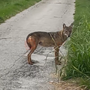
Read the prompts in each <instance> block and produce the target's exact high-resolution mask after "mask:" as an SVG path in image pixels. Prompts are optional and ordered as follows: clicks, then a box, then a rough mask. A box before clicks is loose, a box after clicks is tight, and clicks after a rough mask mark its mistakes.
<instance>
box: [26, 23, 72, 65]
mask: <svg viewBox="0 0 90 90" xmlns="http://www.w3.org/2000/svg"><path fill="white" fill-rule="evenodd" d="M72 25H73V24H71V25H70V26H69V27H67V26H66V25H65V24H63V30H61V31H58V32H33V33H31V34H29V35H28V36H27V38H26V42H27V44H28V46H29V48H30V52H29V54H28V63H29V64H33V62H32V61H31V54H32V53H33V52H34V50H35V49H36V48H37V45H38V44H39V45H41V46H44V47H54V49H55V63H56V64H60V62H59V48H60V46H61V45H62V44H63V43H64V42H65V41H66V40H67V38H68V37H70V35H71V32H72Z"/></svg>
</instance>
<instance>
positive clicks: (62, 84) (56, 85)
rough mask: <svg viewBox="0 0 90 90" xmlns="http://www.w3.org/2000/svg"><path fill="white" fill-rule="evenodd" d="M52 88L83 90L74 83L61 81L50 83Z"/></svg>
mask: <svg viewBox="0 0 90 90" xmlns="http://www.w3.org/2000/svg"><path fill="white" fill-rule="evenodd" d="M50 84H52V85H53V86H54V90H84V89H83V88H81V87H80V86H78V85H77V84H75V83H74V82H67V81H61V82H60V83H56V82H50Z"/></svg>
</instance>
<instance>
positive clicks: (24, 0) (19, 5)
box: [0, 0, 40, 23]
mask: <svg viewBox="0 0 90 90" xmlns="http://www.w3.org/2000/svg"><path fill="white" fill-rule="evenodd" d="M39 1H40V0H0V23H2V22H4V21H5V20H6V19H8V18H10V17H12V16H14V15H15V14H17V13H19V12H21V11H22V10H24V9H26V8H28V7H30V6H32V5H33V4H35V3H37V2H39Z"/></svg>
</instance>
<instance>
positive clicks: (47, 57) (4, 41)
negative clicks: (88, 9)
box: [0, 0, 75, 90]
mask: <svg viewBox="0 0 90 90" xmlns="http://www.w3.org/2000/svg"><path fill="white" fill-rule="evenodd" d="M74 2H75V0H42V1H41V2H39V3H37V4H36V5H34V6H32V7H30V8H28V9H27V10H25V11H23V12H21V13H19V14H17V15H16V16H14V17H12V18H10V19H9V20H7V21H6V22H5V23H3V24H1V25H0V90H55V89H54V87H53V86H52V85H50V84H49V82H52V81H54V82H56V81H57V79H56V78H54V77H53V74H54V73H55V64H54V52H53V48H45V47H40V46H39V47H38V48H37V50H36V51H35V52H34V54H33V55H32V59H33V60H35V61H37V63H36V64H35V65H29V64H28V63H27V57H26V56H25V53H26V51H27V47H26V46H25V39H26V36H27V35H28V34H29V33H31V32H34V31H46V32H51V31H59V30H62V28H63V27H62V25H63V23H65V24H66V25H67V26H68V25H70V24H71V23H72V22H73V13H74V10H75V5H74Z"/></svg>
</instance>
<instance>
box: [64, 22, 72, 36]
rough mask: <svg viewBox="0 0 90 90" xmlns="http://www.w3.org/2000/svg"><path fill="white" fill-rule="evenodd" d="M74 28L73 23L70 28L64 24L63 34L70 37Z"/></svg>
mask: <svg viewBox="0 0 90 90" xmlns="http://www.w3.org/2000/svg"><path fill="white" fill-rule="evenodd" d="M72 27H73V23H72V24H71V25H70V26H66V25H65V24H63V34H64V35H66V36H67V37H70V35H71V33H72Z"/></svg>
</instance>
